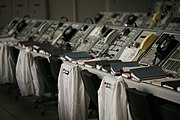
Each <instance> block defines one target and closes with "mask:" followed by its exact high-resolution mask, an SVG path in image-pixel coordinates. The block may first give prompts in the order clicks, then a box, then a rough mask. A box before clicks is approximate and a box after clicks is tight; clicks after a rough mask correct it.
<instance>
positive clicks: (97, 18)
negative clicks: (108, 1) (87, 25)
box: [94, 13, 103, 23]
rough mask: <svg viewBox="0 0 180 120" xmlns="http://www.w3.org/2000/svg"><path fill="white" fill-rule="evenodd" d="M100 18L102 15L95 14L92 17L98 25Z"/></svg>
mask: <svg viewBox="0 0 180 120" xmlns="http://www.w3.org/2000/svg"><path fill="white" fill-rule="evenodd" d="M102 17H103V15H102V14H101V13H97V14H96V15H95V17H94V21H95V23H98V22H99V21H100V19H101V18H102Z"/></svg>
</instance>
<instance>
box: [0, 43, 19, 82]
mask: <svg viewBox="0 0 180 120" xmlns="http://www.w3.org/2000/svg"><path fill="white" fill-rule="evenodd" d="M13 57H14V56H13V54H12V50H11V49H10V47H9V46H7V45H5V44H1V45H0V65H1V67H0V84H6V83H16V73H15V72H16V65H15V62H14V58H13Z"/></svg>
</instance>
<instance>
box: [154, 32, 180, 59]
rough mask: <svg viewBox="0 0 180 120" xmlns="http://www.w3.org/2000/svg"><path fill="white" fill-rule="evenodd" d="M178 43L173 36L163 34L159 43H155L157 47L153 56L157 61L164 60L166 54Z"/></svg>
mask: <svg viewBox="0 0 180 120" xmlns="http://www.w3.org/2000/svg"><path fill="white" fill-rule="evenodd" d="M178 43H179V42H178V41H177V40H176V39H175V37H174V35H168V34H164V35H163V36H162V37H161V39H160V40H159V42H157V44H158V47H157V48H156V52H155V55H156V57H157V58H158V59H159V60H163V59H165V58H166V57H167V56H168V54H169V53H170V52H171V51H172V50H173V49H174V48H175V47H176V46H177V45H178Z"/></svg>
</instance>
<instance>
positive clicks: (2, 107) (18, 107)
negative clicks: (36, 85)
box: [0, 85, 96, 120]
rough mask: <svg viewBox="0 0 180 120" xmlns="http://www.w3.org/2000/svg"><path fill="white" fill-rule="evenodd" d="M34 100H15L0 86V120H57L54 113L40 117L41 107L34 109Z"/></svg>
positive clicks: (5, 88)
mask: <svg viewBox="0 0 180 120" xmlns="http://www.w3.org/2000/svg"><path fill="white" fill-rule="evenodd" d="M34 100H35V98H33V97H19V98H18V100H15V94H8V86H7V85H0V120H58V114H57V112H55V111H50V112H47V113H46V115H45V116H41V111H42V110H43V106H39V108H38V109H34ZM89 120H96V119H89Z"/></svg>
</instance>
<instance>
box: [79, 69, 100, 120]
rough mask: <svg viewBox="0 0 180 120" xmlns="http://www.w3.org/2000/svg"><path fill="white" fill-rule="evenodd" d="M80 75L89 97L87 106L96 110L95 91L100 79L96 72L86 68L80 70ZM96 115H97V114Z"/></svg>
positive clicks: (96, 95) (96, 97)
mask: <svg viewBox="0 0 180 120" xmlns="http://www.w3.org/2000/svg"><path fill="white" fill-rule="evenodd" d="M80 75H81V77H82V80H83V83H84V87H85V90H86V92H87V93H88V95H89V97H90V104H89V108H90V109H94V110H97V111H98V94H97V91H98V89H99V87H100V84H101V79H99V77H98V76H97V75H96V74H93V73H91V72H89V71H88V70H86V69H85V70H81V71H80ZM97 117H98V115H97Z"/></svg>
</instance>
